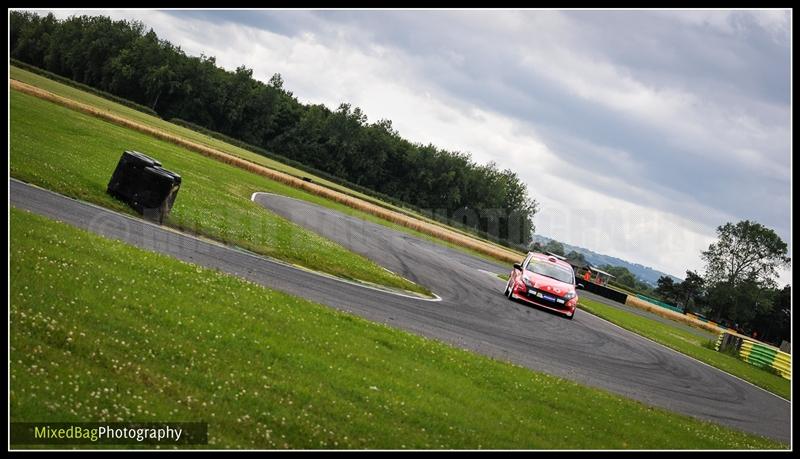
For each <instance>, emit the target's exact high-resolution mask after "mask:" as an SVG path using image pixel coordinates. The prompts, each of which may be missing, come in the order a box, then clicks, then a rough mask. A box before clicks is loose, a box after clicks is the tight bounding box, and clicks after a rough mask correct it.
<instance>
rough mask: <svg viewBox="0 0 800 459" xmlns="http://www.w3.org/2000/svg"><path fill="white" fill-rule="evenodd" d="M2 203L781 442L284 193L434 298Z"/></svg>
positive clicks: (696, 394)
mask: <svg viewBox="0 0 800 459" xmlns="http://www.w3.org/2000/svg"><path fill="white" fill-rule="evenodd" d="M9 197H10V203H11V205H12V206H14V207H18V208H23V209H27V210H30V211H32V212H34V213H37V214H41V215H44V216H47V217H50V218H53V219H55V220H60V221H63V222H65V223H68V224H71V225H74V226H77V227H80V228H84V229H88V230H90V231H92V232H95V233H98V234H101V235H103V236H105V237H108V238H111V239H117V240H121V241H125V242H127V243H129V244H132V245H134V246H138V247H141V248H144V249H147V250H153V251H157V252H161V253H164V254H167V255H170V256H173V257H175V258H178V259H181V260H184V261H187V262H191V263H195V264H198V265H202V266H206V267H209V268H214V269H219V270H221V271H224V272H228V273H231V274H234V275H237V276H240V277H243V278H246V279H248V280H251V281H253V282H256V283H259V284H261V285H264V286H266V287H270V288H275V289H278V290H282V291H285V292H288V293H292V294H296V295H299V296H302V297H304V298H307V299H309V300H312V301H315V302H318V303H322V304H326V305H329V306H331V307H334V308H336V309H339V310H343V311H347V312H351V313H354V314H357V315H359V316H361V317H364V318H366V319H369V320H372V321H376V322H381V323H385V324H387V325H390V326H394V327H398V328H402V329H405V330H408V331H411V332H414V333H417V334H420V335H424V336H427V337H430V338H435V339H439V340H442V341H445V342H448V343H451V344H453V345H456V346H459V347H462V348H464V349H468V350H472V351H475V352H478V353H481V354H484V355H488V356H490V357H494V358H497V359H502V360H507V361H510V362H513V363H516V364H519V365H522V366H525V367H528V368H531V369H533V370H537V371H543V372H546V373H550V374H553V375H557V376H561V377H564V378H567V379H571V380H574V381H577V382H580V383H583V384H586V385H590V386H594V387H599V388H602V389H606V390H608V391H611V392H614V393H617V394H620V395H623V396H626V397H630V398H633V399H636V400H640V401H642V402H645V403H648V404H651V405H655V406H659V407H663V408H666V409H668V410H671V411H675V412H678V413H683V414H687V415H690V416H694V417H698V418H701V419H706V420H710V421H714V422H717V423H720V424H723V425H727V426H730V427H733V428H736V429H740V430H743V431H746V432H752V433H756V434H760V435H764V436H767V437H770V438H774V439H776V440H780V441H783V442H786V443H789V441H790V432H791V425H790V403H789V402H788V401H786V400H784V399H782V398H780V397H777V396H775V395H773V394H771V393H768V392H767V391H764V390H762V389H760V388H757V387H755V386H753V385H751V384H749V383H747V382H744V381H742V380H740V379H738V378H736V377H733V376H731V375H729V374H727V373H724V372H722V371H720V370H717V369H715V368H713V367H710V366H708V365H705V364H703V363H701V362H698V361H696V360H694V359H691V358H689V357H687V356H685V355H683V354H680V353H677V352H675V351H672V350H670V349H667V348H665V347H663V346H661V345H658V344H656V343H653V342H652V341H649V340H647V339H644V338H642V337H640V336H638V335H636V334H633V333H630V332H628V331H626V330H623V329H621V328H619V327H617V326H615V325H613V324H611V323H609V322H606V321H604V320H602V319H600V318H597V317H595V316H593V315H591V314H588V313H586V312H584V311H580V310H579V311H577V313H576V315H575V318H574V320H571V321H570V320H566V319H565V318H563V317H560V316H558V315H555V314H552V313H549V312H547V311H544V310H539V309H536V308H531V307H528V306H526V305H523V304H520V303H516V302H512V301H510V300H508V299H507V298H506V297H505V296H503V294H502V290H503V288H504V286H505V282H504V281H502V280H501V279H498V278H497V277H496V276H493V275H491V274H490V273H491V272H497V273H501V272H505V271H507V270H508V269H507V267H504V266H502V265H498V264H494V263H491V262H488V261H485V260H483V259H480V258H476V257H473V256H470V255H467V254H465V253H463V252H460V251H457V250H453V249H448V248H445V247H443V246H440V245H438V244H434V243H432V242H429V241H425V240H421V239H419V238H416V237H414V236H411V235H409V234H406V233H403V232H399V231H396V230H393V229H390V228H387V227H385V226H382V225H378V224H374V223H370V222H365V221H363V220H360V219H357V218H353V217H349V216H346V215H343V214H341V213H339V212H336V211H333V210H330V209H326V208H323V207H320V206H317V205H314V204H310V203H307V202H304V201H300V200H296V199H293V198H287V197H283V196H278V195H271V194H263V193H262V194H257V195H255V196H254V200H255V201H256V202H258V203H259V204H260V205H262V206H264V207H265V208H267V209H269V210H270V211H272V212H275V213H277V214H279V215H282V216H284V217H286V218H288V219H290V220H292V221H294V222H296V223H298V224H300V225H301V226H304V227H306V228H309V229H311V230H313V231H315V232H317V233H319V234H321V235H323V236H325V237H328V238H330V239H332V240H334V241H336V242H339V243H340V244H342V245H344V246H345V247H348V248H349V249H351V250H353V251H355V252H357V253H361V254H363V255H365V256H367V257H369V258H370V259H372V260H374V261H375V262H377V263H378V264H380V265H382V266H384V267H386V268H387V269H389V270H391V271H393V272H396V273H398V274H400V275H403V276H404V277H407V278H408V279H411V280H413V281H415V282H418V283H420V284H422V285H425V286H426V287H428V288H430V289H431V290H432V291H433V292H435V293H436V294H437V295H438V296H440V297H441V300H440V301H430V300H421V299H415V298H411V297H407V296H400V295H396V294H393V293H390V292H385V291H381V290H377V289H372V288H365V287H364V286H361V285H357V284H353V283H348V282H342V281H340V280H337V279H334V278H331V277H328V276H321V275H319V274H316V273H313V272H309V271H306V270H302V269H298V268H296V267H293V266H290V265H287V264H286V263H281V262H279V261H277V260H271V259H268V258H265V257H261V256H256V255H253V254H251V253H248V252H246V251H243V250H240V249H236V248H233V247H227V246H224V245H222V244H220V243H217V242H213V241H209V240H206V239H202V238H197V237H194V236H190V235H186V234H183V233H179V232H177V231H174V230H171V229H167V228H163V227H159V226H157V225H154V224H151V223H148V222H145V221H143V220H140V219H137V218H132V217H129V216H126V215H122V214H119V213H116V212H113V211H109V210H106V209H103V208H100V207H98V206H94V205H91V204H87V203H84V202H81V201H77V200H74V199H70V198H67V197H64V196H62V195H59V194H56V193H53V192H50V191H47V190H43V189H40V188H37V187H33V186H30V185H26V184H24V183H21V182H18V181H16V180H13V179H12V180H10V182H9ZM12 243H13V241H12ZM676 435H680V433H679V432H676Z"/></svg>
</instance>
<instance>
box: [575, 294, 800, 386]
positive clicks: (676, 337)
mask: <svg viewBox="0 0 800 459" xmlns="http://www.w3.org/2000/svg"><path fill="white" fill-rule="evenodd" d="M579 307H580V308H581V309H583V310H585V311H587V312H589V313H591V314H594V315H596V316H599V317H602V318H603V319H606V320H608V321H609V322H612V323H614V324H617V325H619V326H620V327H622V328H624V329H626V330H630V331H632V332H634V333H637V334H639V335H642V336H644V337H646V338H650V339H651V340H653V341H655V342H657V343H661V344H663V345H665V346H667V347H669V348H671V349H675V350H676V351H678V352H681V353H683V354H686V355H688V356H690V357H694V358H695V359H697V360H700V361H701V362H705V363H707V364H709V365H711V366H714V367H717V368H719V369H721V370H723V371H726V372H728V373H730V374H732V375H735V376H738V377H740V378H742V379H744V380H745V381H748V382H751V383H753V384H755V385H756V386H758V387H761V388H763V389H766V390H768V391H770V392H772V393H774V394H777V395H780V396H781V397H783V398H785V399H787V400H789V399H790V398H791V386H792V384H791V381H789V380H787V379H784V378H782V377H780V376H777V375H774V374H772V373H769V372H767V371H764V370H762V369H760V368H757V367H754V366H753V365H750V364H749V363H747V362H743V361H742V360H739V359H738V358H736V357H733V356H730V355H727V354H723V353H721V352H717V351H715V350H713V349H709V348H708V347H706V346H705V345H706V344H707V342H706V340H704V339H702V338H700V337H698V336H697V335H694V334H692V333H690V332H688V331H686V330H683V329H680V328H678V327H672V326H670V325H667V324H665V323H663V322H659V321H655V320H652V319H648V318H646V317H642V316H639V315H636V314H632V313H630V312H627V311H623V310H621V309H618V308H615V307H613V306H608V305H605V304H602V303H598V302H596V301H591V300H586V299H581V300H580V303H579Z"/></svg>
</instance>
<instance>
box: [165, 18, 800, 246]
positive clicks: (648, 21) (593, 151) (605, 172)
mask: <svg viewBox="0 0 800 459" xmlns="http://www.w3.org/2000/svg"><path fill="white" fill-rule="evenodd" d="M175 14H182V15H185V14H187V13H185V12H176V13H175ZM192 14H194V15H195V17H196V18H202V17H203V15H207V16H205V17H206V19H208V20H215V21H218V20H220V18H222V19H223V20H229V21H233V22H239V23H243V24H246V25H250V26H255V27H259V28H263V29H266V30H269V31H271V32H274V33H280V34H282V35H286V36H295V35H297V34H299V33H301V32H305V31H311V32H314V33H315V34H318V35H321V36H323V37H327V38H329V39H331V40H333V39H337V37H338V36H339V32H340V31H342V30H348V31H349V32H350V33H351V34H353V36H352V37H351V38H350V39H351V40H353V42H352V43H348V44H349V45H351V46H357V47H364V48H366V47H367V46H369V45H370V44H371V43H379V44H381V45H383V46H386V47H388V48H390V49H392V50H394V51H396V52H397V53H398V54H399V55H401V56H402V58H403V59H404V60H405V61H406V62H407V63H408V65H409V66H410V67H411V68H413V69H415V72H414V74H415V75H416V76H418V77H419V78H420V81H418V82H414V81H409V82H406V84H409V85H412V84H418V85H420V86H432V87H434V88H436V90H437V91H439V92H441V93H443V94H448V95H449V97H451V98H453V99H455V100H457V101H461V102H463V103H464V104H474V105H477V106H479V107H481V108H484V109H488V110H492V111H495V112H498V113H501V114H504V115H506V116H510V117H513V118H515V119H517V120H518V121H520V122H522V123H523V124H525V125H528V126H530V127H531V129H532V130H535V132H536V133H537V135H539V136H540V137H541V138H542V139H543V140H544V142H545V143H546V144H547V145H548V146H549V147H550V148H551V149H552V150H553V151H554V152H555V153H557V154H558V155H559V157H560V158H561V159H562V160H564V161H565V162H566V163H567V164H570V167H573V168H575V169H576V170H580V171H581V172H582V174H580V175H582V176H585V175H589V176H591V174H594V175H596V176H603V177H610V178H614V179H618V180H621V181H624V182H625V183H627V184H630V185H633V186H635V187H637V188H640V189H643V190H646V189H656V190H658V192H659V195H660V196H661V199H657V200H655V201H649V200H647V199H646V198H645V196H647V195H646V194H644V193H642V194H640V195H631V193H630V190H629V188H627V187H621V186H620V187H615V186H613V185H609V184H608V183H612V184H613V180H611V181H603V182H604V183H606V184H605V185H600V186H598V189H599V190H600V191H602V192H604V193H607V194H609V195H611V196H616V197H619V198H622V199H625V200H628V201H630V202H634V203H638V204H642V205H647V206H650V207H655V208H658V209H660V210H664V211H670V212H683V214H682V215H683V216H684V217H686V218H689V219H691V220H693V221H700V222H703V223H704V224H706V225H708V226H710V227H714V226H717V225H719V224H721V223H724V222H719V221H716V220H715V219H716V218H718V214H717V212H712V211H718V212H721V213H724V214H728V215H734V216H736V217H737V218H752V219H755V220H758V221H760V222H762V223H764V224H766V225H768V226H771V227H773V228H775V229H776V230H778V231H779V233H780V234H781V236H783V237H784V238H785V239H786V238H788V236H789V217H788V210H789V206H788V189H789V182H788V173H787V174H786V175H785V176H784V177H779V178H778V179H775V177H770V176H769V175H768V174H767V173H765V172H764V171H760V170H759V169H758V168H754V167H753V166H752V165H751V164H744V163H741V162H736V161H735V160H732V158H734V157H735V156H733V155H731V154H730V152H729V151H726V150H727V149H729V148H735V147H741V146H743V145H741V144H739V143H738V141H736V142H734V141H733V139H731V141H730V142H728V143H727V144H726V141H725V139H724V138H721V139H720V138H718V137H719V136H720V135H722V136H724V135H725V134H724V133H717V132H709V133H708V136H709V142H708V145H715V146H714V148H713V149H711V148H709V147H708V145H696V144H693V143H689V142H687V140H686V139H682V138H673V137H672V136H670V135H667V133H668V131H666V130H664V129H663V128H661V127H659V126H652V125H651V124H650V123H648V122H647V121H648V120H645V119H639V118H636V117H632V116H630V115H626V114H622V113H619V112H615V111H612V110H609V109H607V108H604V107H602V106H600V105H598V104H595V103H590V102H587V101H586V100H584V99H582V98H580V97H578V96H576V95H574V94H571V93H570V92H569V91H567V90H565V89H564V88H563V87H562V86H560V85H558V84H556V83H553V82H552V81H550V80H548V79H546V78H543V77H542V75H540V74H539V73H538V72H537V69H530V68H527V67H525V66H524V65H523V64H522V63H521V54H520V53H521V52H522V51H524V50H530V51H531V52H536V51H538V50H540V49H546V48H547V47H551V46H564V47H574V48H575V49H577V50H578V51H580V52H582V53H585V54H586V55H589V56H592V58H594V59H598V60H601V61H607V62H609V63H611V64H612V65H614V66H615V68H617V69H619V70H620V71H623V72H624V73H625V74H628V75H630V76H631V77H632V78H634V79H636V80H637V81H640V82H643V83H644V84H646V85H647V86H648V87H651V88H654V89H677V90H682V91H690V92H692V93H693V94H696V95H698V97H699V98H700V99H701V100H702V101H707V102H708V103H711V104H713V105H715V106H719V107H729V108H730V110H731V112H735V111H737V110H738V111H740V112H742V113H747V114H749V115H750V116H753V117H754V118H755V119H757V120H759V121H760V122H762V123H763V124H764V125H765V126H775V125H777V126H785V131H786V132H789V129H790V128H789V127H788V109H789V108H788V107H789V78H788V76H789V51H788V41H783V40H782V36H781V35H780V34H779V35H778V36H777V39H776V36H775V34H774V33H773V32H772V31H768V30H764V29H763V28H761V27H760V26H759V25H758V24H757V22H756V21H755V20H754V19H753V18H752V17H751V16H749V15H748V14H747V13H741V14H739V13H737V14H733V15H731V16H730V18H729V25H730V30H731V31H732V32H727V31H721V30H718V29H715V28H712V27H708V26H705V25H703V24H688V23H684V22H680V21H677V20H675V18H672V17H670V16H669V15H667V14H661V13H659V12H634V11H617V12H577V11H570V12H566V13H554V12H526V13H520V14H521V15H522V16H523V17H525V18H526V19H536V26H531V27H523V28H521V29H515V28H514V27H508V28H507V29H504V28H503V27H502V25H503V24H502V22H503V21H502V19H498V17H497V16H496V15H492V14H491V13H488V12H471V13H464V12H456V13H454V12H424V13H422V12H414V11H373V12H364V11H321V12H294V11H292V12H283V11H269V12H224V13H220V12H204V13H202V14H200V13H192ZM551 19H552V20H553V21H554V22H553V23H554V25H553V26H552V29H551V28H549V25H548V21H550V20H551ZM492 20H494V21H495V23H492V22H491V21H492ZM498 23H499V27H495V28H494V29H492V27H493V26H497V25H498ZM532 24H533V22H532ZM564 24H566V27H567V28H566V29H563V27H564ZM489 29H492V32H493V33H492V34H491V35H489V34H487V30H489ZM559 33H563V35H557V34H559ZM353 37H356V38H353ZM287 84H288V85H289V86H291V82H287ZM708 121H709V125H712V122H714V120H708ZM720 123H721V122H720ZM723 124H724V123H723ZM573 139H578V140H579V141H574V140H573ZM752 142H753V145H750V146H751V147H753V148H754V149H756V150H758V151H759V153H761V154H762V155H763V156H764V157H765V158H766V159H768V160H772V161H777V162H778V163H779V164H782V163H784V162H785V164H786V166H787V169H788V157H789V153H788V138H787V139H778V140H775V139H770V140H769V141H768V142H764V141H762V140H753V141H752ZM744 146H748V145H744ZM603 148H611V149H616V150H621V151H625V152H627V153H629V154H630V155H631V156H632V158H633V159H632V161H633V162H634V166H635V168H636V169H637V170H641V171H642V173H641V174H640V175H636V176H621V175H620V171H621V170H624V168H620V167H619V165H618V164H614V163H613V162H609V161H607V160H606V158H604V157H603V156H602V153H598V152H601V151H602V150H603ZM498 159H501V158H498ZM501 166H506V167H512V168H513V166H514V165H513V164H501ZM565 179H567V180H568V179H569V177H565ZM531 192H532V194H533V195H536V189H535V185H532V189H531ZM686 200H693V203H692V204H693V205H691V206H686V205H684V203H685V201H686ZM704 208H705V209H708V212H704V211H703V209H704Z"/></svg>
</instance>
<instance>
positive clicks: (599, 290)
mask: <svg viewBox="0 0 800 459" xmlns="http://www.w3.org/2000/svg"><path fill="white" fill-rule="evenodd" d="M579 282H580V283H581V284H583V289H584V290H586V291H588V292H592V293H594V294H595V295H600V296H602V297H605V298H608V299H609V300H614V301H616V302H618V303H622V304H625V301H626V300H627V299H628V295H627V294H626V293H622V292H620V291H618V290H614V289H613V288H608V287H606V286H603V285H599V284H595V283H594V282H591V281H587V280H582V281H579ZM579 296H580V294H579Z"/></svg>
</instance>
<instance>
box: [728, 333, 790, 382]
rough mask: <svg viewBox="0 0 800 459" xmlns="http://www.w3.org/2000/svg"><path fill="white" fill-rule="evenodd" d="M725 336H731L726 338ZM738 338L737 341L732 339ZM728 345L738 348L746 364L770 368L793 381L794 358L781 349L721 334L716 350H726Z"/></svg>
mask: <svg viewBox="0 0 800 459" xmlns="http://www.w3.org/2000/svg"><path fill="white" fill-rule="evenodd" d="M725 335H729V336H728V337H726V336H725ZM731 338H736V339H731ZM726 344H727V345H733V346H735V347H736V348H737V351H738V353H739V357H740V358H741V359H742V360H744V361H745V362H747V363H749V364H751V365H753V366H756V367H761V368H764V367H768V368H772V369H774V370H776V371H777V372H778V373H780V375H781V376H782V377H783V378H785V379H788V380H790V381H791V379H792V356H791V354H787V353H786V352H782V351H781V350H780V349H778V348H776V347H772V346H767V345H766V344H763V343H757V342H755V341H752V340H749V339H747V338H742V337H740V336H739V337H737V336H736V335H732V334H730V333H720V335H719V338H717V343H716V346H715V349H716V350H717V351H719V350H724V348H725V347H726Z"/></svg>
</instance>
